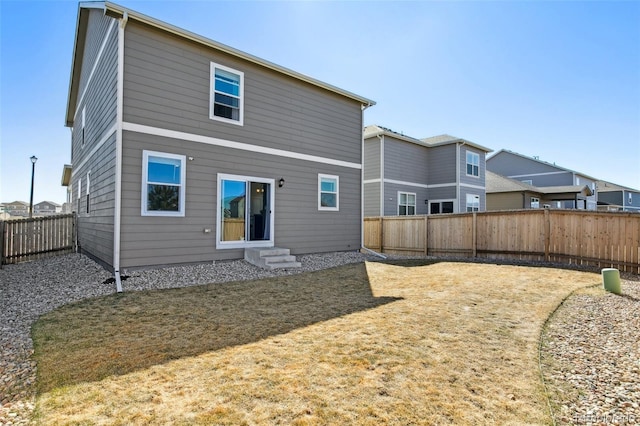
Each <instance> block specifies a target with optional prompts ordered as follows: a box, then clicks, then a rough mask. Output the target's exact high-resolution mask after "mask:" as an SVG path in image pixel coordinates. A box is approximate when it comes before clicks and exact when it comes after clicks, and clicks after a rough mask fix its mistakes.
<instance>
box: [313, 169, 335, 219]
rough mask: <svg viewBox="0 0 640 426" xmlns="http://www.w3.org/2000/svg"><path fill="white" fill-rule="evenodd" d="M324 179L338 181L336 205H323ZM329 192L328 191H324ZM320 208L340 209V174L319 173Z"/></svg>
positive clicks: (325, 209) (327, 209) (326, 209)
mask: <svg viewBox="0 0 640 426" xmlns="http://www.w3.org/2000/svg"><path fill="white" fill-rule="evenodd" d="M322 179H331V180H335V181H336V191H335V194H336V206H335V207H325V206H323V205H322V192H323V191H322ZM324 192H327V193H329V192H328V191H324ZM318 210H319V211H333V212H337V211H339V210H340V176H336V175H325V174H322V173H318Z"/></svg>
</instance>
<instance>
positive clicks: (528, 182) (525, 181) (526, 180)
mask: <svg viewBox="0 0 640 426" xmlns="http://www.w3.org/2000/svg"><path fill="white" fill-rule="evenodd" d="M520 182H522V183H526V184H527V185H533V180H532V179H525V180H521V181H520Z"/></svg>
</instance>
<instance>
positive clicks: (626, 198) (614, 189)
mask: <svg viewBox="0 0 640 426" xmlns="http://www.w3.org/2000/svg"><path fill="white" fill-rule="evenodd" d="M596 187H597V188H598V210H605V211H622V212H638V213H640V191H639V190H637V189H633V188H629V187H627V186H621V185H617V184H615V183H611V182H607V181H604V180H599V181H597V183H596Z"/></svg>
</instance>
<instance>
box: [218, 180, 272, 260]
mask: <svg viewBox="0 0 640 426" xmlns="http://www.w3.org/2000/svg"><path fill="white" fill-rule="evenodd" d="M273 185H274V181H273V179H264V178H257V177H249V176H236V175H225V174H220V175H218V206H219V212H218V213H219V214H218V220H217V227H216V229H217V231H218V233H217V234H218V238H217V244H216V246H217V247H218V248H239V247H261V246H272V245H273V214H272V212H273Z"/></svg>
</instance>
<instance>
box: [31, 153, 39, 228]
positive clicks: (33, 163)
mask: <svg viewBox="0 0 640 426" xmlns="http://www.w3.org/2000/svg"><path fill="white" fill-rule="evenodd" d="M36 161H38V157H36V156H35V155H32V156H31V198H30V201H29V218H32V217H33V179H34V177H35V175H36Z"/></svg>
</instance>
